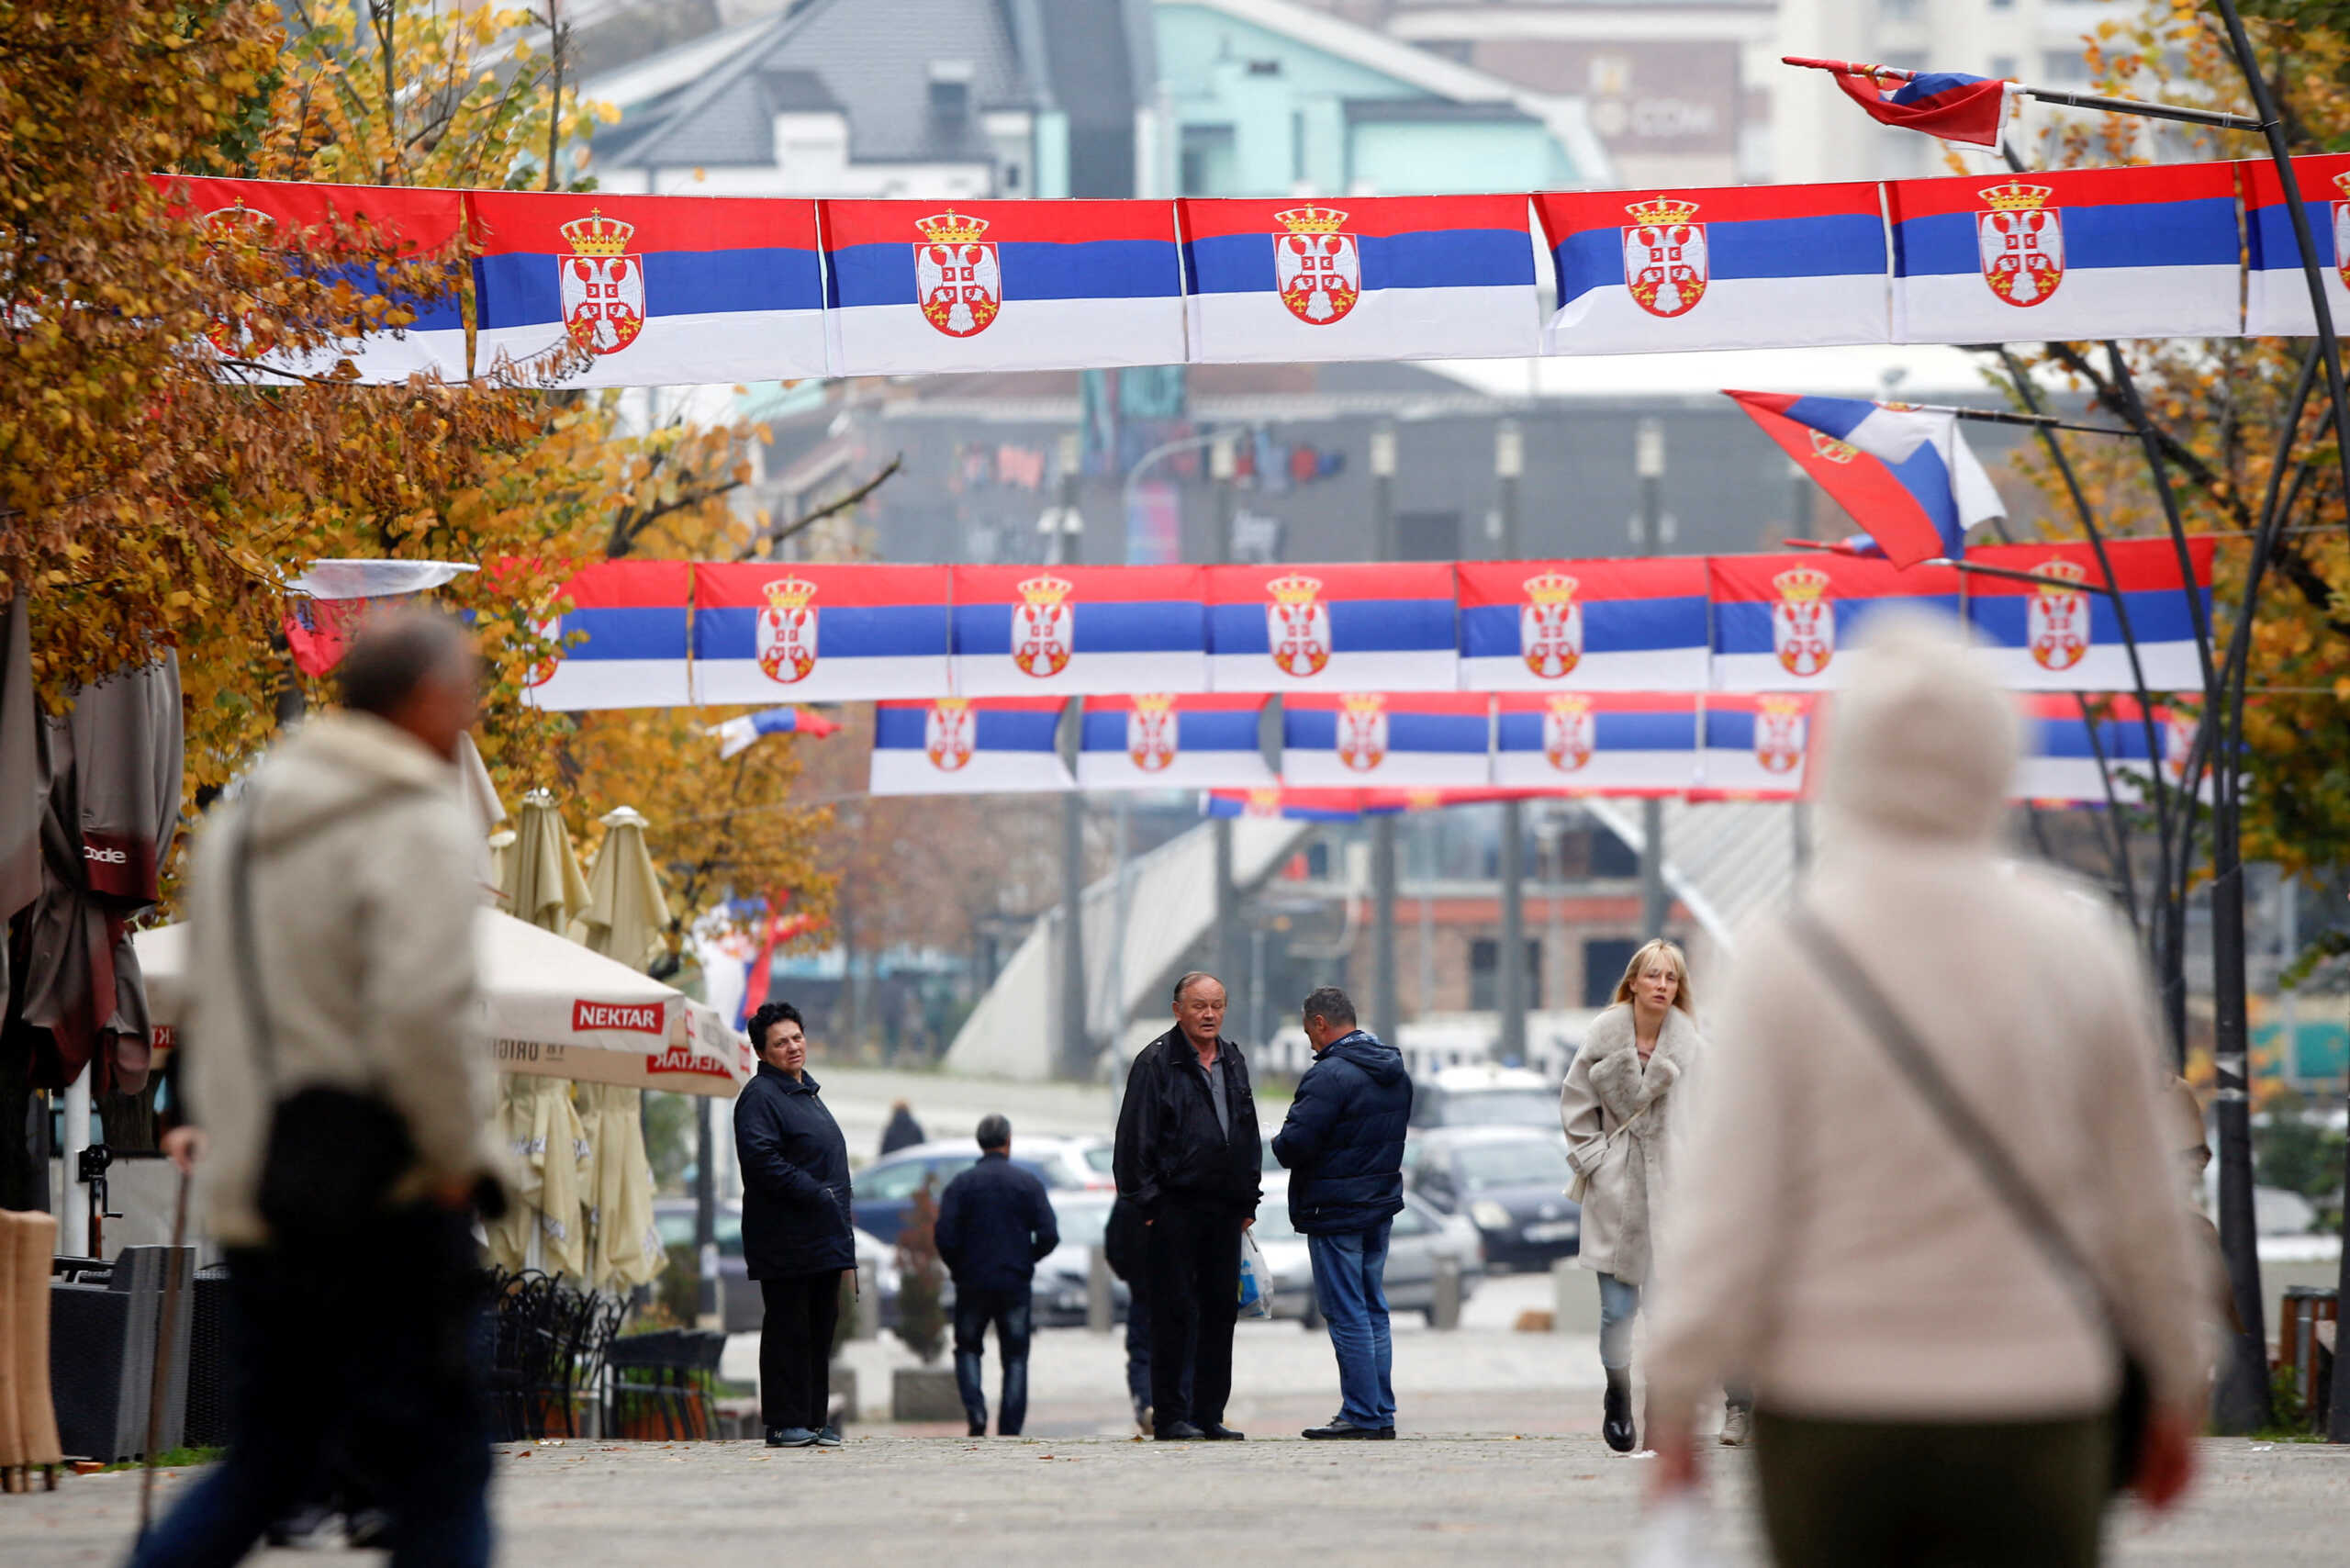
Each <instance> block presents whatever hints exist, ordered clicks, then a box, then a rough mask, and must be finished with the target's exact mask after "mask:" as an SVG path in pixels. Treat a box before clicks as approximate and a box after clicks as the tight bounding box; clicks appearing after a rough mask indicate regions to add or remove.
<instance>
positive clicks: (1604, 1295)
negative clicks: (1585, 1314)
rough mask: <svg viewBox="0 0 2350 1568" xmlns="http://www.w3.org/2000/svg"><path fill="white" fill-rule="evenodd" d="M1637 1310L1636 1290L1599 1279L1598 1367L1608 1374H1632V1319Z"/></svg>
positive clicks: (1611, 1278)
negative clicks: (1601, 1367) (1605, 1370)
mask: <svg viewBox="0 0 2350 1568" xmlns="http://www.w3.org/2000/svg"><path fill="white" fill-rule="evenodd" d="M1639 1310H1640V1287H1639V1286H1638V1285H1628V1284H1626V1283H1625V1282H1623V1281H1621V1280H1619V1279H1617V1277H1616V1276H1615V1275H1613V1274H1602V1275H1600V1276H1599V1364H1600V1365H1601V1366H1603V1367H1606V1369H1607V1370H1608V1371H1609V1372H1630V1371H1631V1370H1632V1319H1633V1317H1634V1316H1636V1315H1638V1313H1639Z"/></svg>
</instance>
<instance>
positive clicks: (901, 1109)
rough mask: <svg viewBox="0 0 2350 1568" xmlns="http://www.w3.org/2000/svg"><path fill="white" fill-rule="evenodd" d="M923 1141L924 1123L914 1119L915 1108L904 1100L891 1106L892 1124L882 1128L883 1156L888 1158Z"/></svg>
mask: <svg viewBox="0 0 2350 1568" xmlns="http://www.w3.org/2000/svg"><path fill="white" fill-rule="evenodd" d="M922 1141H923V1131H922V1124H921V1123H920V1122H917V1121H915V1120H914V1108H913V1107H912V1105H909V1104H907V1103H905V1102H904V1101H903V1100H900V1101H898V1102H897V1103H894V1104H892V1105H891V1106H890V1125H889V1126H886V1127H883V1128H882V1129H881V1158H882V1159H889V1158H890V1156H891V1155H893V1154H895V1153H897V1152H898V1150H900V1149H901V1148H913V1146H914V1145H916V1144H918V1143H921V1142H922Z"/></svg>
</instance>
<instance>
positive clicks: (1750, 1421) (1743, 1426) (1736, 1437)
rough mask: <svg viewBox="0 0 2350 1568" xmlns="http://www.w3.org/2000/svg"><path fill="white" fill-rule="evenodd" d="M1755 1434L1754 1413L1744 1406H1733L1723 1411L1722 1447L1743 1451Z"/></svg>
mask: <svg viewBox="0 0 2350 1568" xmlns="http://www.w3.org/2000/svg"><path fill="white" fill-rule="evenodd" d="M1753 1433H1754V1413H1753V1412H1752V1411H1751V1410H1749V1409H1747V1408H1746V1406H1743V1405H1731V1406H1726V1407H1725V1408H1724V1409H1723V1411H1722V1447H1724V1448H1726V1449H1742V1448H1744V1447H1745V1446H1746V1445H1747V1442H1748V1440H1749V1439H1751V1437H1752V1436H1753Z"/></svg>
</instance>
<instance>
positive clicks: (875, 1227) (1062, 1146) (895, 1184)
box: [850, 1134, 1117, 1246]
mask: <svg viewBox="0 0 2350 1568" xmlns="http://www.w3.org/2000/svg"><path fill="white" fill-rule="evenodd" d="M1072 1141H1073V1140H1071V1139H1069V1138H1056V1137H1022V1136H1020V1135H1018V1134H1014V1135H1013V1140H1012V1163H1013V1164H1014V1165H1017V1166H1019V1167H1020V1168H1021V1169H1022V1170H1033V1171H1035V1174H1036V1176H1037V1179H1038V1180H1040V1181H1042V1182H1044V1183H1045V1186H1046V1189H1047V1190H1049V1191H1052V1192H1056V1193H1061V1192H1069V1193H1081V1192H1086V1191H1094V1192H1110V1191H1113V1190H1114V1189H1115V1188H1116V1186H1117V1183H1116V1182H1115V1181H1114V1180H1113V1179H1112V1178H1111V1177H1110V1176H1109V1175H1107V1174H1106V1173H1097V1172H1095V1171H1094V1170H1093V1169H1092V1168H1091V1166H1090V1165H1089V1164H1087V1162H1086V1160H1085V1159H1084V1158H1083V1157H1082V1155H1081V1154H1077V1153H1072V1152H1071V1150H1070V1144H1071V1142H1072ZM978 1163H979V1149H978V1148H976V1147H975V1146H974V1145H973V1144H972V1142H971V1140H970V1139H969V1138H967V1137H966V1138H937V1139H934V1140H932V1141H931V1142H929V1143H918V1144H915V1145H914V1146H913V1147H912V1148H901V1149H900V1150H899V1151H898V1152H897V1153H895V1154H892V1155H890V1156H889V1157H888V1158H887V1159H877V1160H875V1161H874V1162H873V1163H872V1164H870V1165H868V1166H867V1167H866V1168H865V1169H864V1170H858V1171H855V1172H853V1173H852V1174H851V1176H850V1182H851V1185H852V1200H851V1203H850V1210H851V1213H852V1214H853V1215H854V1216H855V1218H856V1227H857V1229H859V1230H864V1231H870V1232H871V1233H872V1234H873V1235H875V1236H877V1237H878V1238H881V1240H883V1241H884V1242H886V1243H888V1244H890V1245H891V1246H895V1245H896V1244H897V1240H898V1232H900V1231H901V1230H903V1229H904V1228H905V1226H906V1215H907V1214H908V1212H909V1211H911V1210H912V1207H913V1200H914V1194H915V1193H918V1192H920V1191H921V1190H922V1185H923V1182H925V1181H927V1182H929V1183H930V1196H931V1201H932V1202H933V1203H936V1202H937V1201H938V1194H939V1193H943V1192H945V1191H946V1183H947V1182H952V1181H953V1180H955V1178H956V1177H957V1176H959V1175H961V1174H962V1173H963V1172H964V1171H966V1170H969V1169H970V1168H971V1167H972V1166H974V1165H976V1164H978Z"/></svg>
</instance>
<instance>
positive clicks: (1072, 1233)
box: [1030, 1192, 1129, 1328]
mask: <svg viewBox="0 0 2350 1568" xmlns="http://www.w3.org/2000/svg"><path fill="white" fill-rule="evenodd" d="M1117 1196H1118V1195H1117V1193H1067V1192H1062V1193H1053V1194H1052V1200H1053V1223H1054V1224H1055V1225H1056V1226H1058V1227H1059V1229H1060V1233H1061V1244H1060V1245H1059V1246H1058V1247H1057V1248H1055V1249H1053V1250H1052V1251H1050V1252H1047V1253H1046V1254H1045V1256H1044V1259H1043V1260H1041V1261H1040V1262H1038V1263H1037V1265H1036V1279H1035V1285H1034V1287H1033V1290H1032V1294H1031V1295H1030V1303H1031V1305H1032V1307H1033V1309H1034V1311H1035V1320H1036V1327H1039V1328H1069V1327H1081V1326H1083V1324H1084V1322H1085V1309H1086V1305H1087V1301H1088V1297H1089V1294H1090V1291H1091V1280H1092V1274H1093V1249H1095V1248H1097V1247H1099V1246H1101V1245H1102V1234H1103V1232H1105V1231H1106V1230H1107V1229H1108V1228H1109V1226H1110V1205H1111V1204H1113V1203H1115V1202H1116V1201H1117ZM1128 1299H1129V1298H1128V1294H1127V1292H1126V1282H1125V1281H1124V1280H1121V1279H1119V1278H1118V1277H1117V1276H1116V1275H1114V1274H1113V1275H1112V1276H1111V1277H1110V1314H1111V1316H1112V1317H1113V1319H1114V1320H1115V1321H1117V1322H1120V1323H1124V1322H1125V1320H1126V1303H1127V1301H1128Z"/></svg>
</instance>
